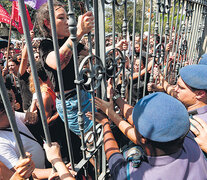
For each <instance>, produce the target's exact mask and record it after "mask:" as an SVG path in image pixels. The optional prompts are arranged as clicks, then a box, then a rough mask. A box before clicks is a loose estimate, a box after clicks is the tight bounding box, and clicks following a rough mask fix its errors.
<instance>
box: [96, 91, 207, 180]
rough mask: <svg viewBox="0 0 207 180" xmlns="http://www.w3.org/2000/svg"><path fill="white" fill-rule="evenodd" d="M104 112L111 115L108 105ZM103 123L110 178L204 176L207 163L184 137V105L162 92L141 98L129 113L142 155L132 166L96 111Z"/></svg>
mask: <svg viewBox="0 0 207 180" xmlns="http://www.w3.org/2000/svg"><path fill="white" fill-rule="evenodd" d="M107 111H108V114H110V115H111V114H113V113H114V114H115V112H114V111H113V109H112V108H108V110H107ZM96 119H97V120H98V121H99V122H100V123H101V124H102V125H103V129H104V149H105V153H106V157H107V160H108V162H109V168H110V172H111V175H112V177H113V179H120V180H121V179H149V180H151V179H154V180H156V179H157V180H158V179H168V180H171V179H172V180H174V179H178V180H179V179H180V180H183V179H198V180H199V179H202V180H203V179H207V162H206V160H205V158H204V156H203V154H202V151H201V150H200V148H199V146H198V145H197V143H196V142H195V141H194V140H193V138H192V137H189V136H186V135H187V134H188V132H189V128H190V122H189V119H188V112H187V110H186V108H185V106H184V105H183V104H182V103H181V102H179V101H178V100H177V99H175V98H173V97H172V96H169V95H167V94H166V93H162V92H157V93H153V94H151V95H148V96H145V97H144V98H142V99H141V100H140V101H139V102H138V103H137V104H136V105H135V107H134V109H133V113H132V119H133V125H134V132H135V133H136V138H137V141H138V142H139V143H140V144H141V146H142V147H143V149H144V152H145V155H143V156H144V157H145V158H142V157H143V156H140V158H141V159H140V161H141V163H140V164H139V166H137V167H134V166H133V163H132V162H129V161H127V160H126V159H125V158H124V157H123V155H122V154H121V153H120V151H119V147H118V145H117V143H116V141H115V139H114V136H113V134H112V131H111V129H110V123H109V120H108V119H107V118H106V116H103V115H101V114H100V113H96Z"/></svg>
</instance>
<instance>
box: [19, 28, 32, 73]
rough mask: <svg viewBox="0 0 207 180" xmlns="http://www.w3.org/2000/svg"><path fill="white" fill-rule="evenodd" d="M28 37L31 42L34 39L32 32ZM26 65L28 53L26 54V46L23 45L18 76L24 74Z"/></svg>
mask: <svg viewBox="0 0 207 180" xmlns="http://www.w3.org/2000/svg"><path fill="white" fill-rule="evenodd" d="M30 37H31V41H32V40H33V38H34V31H30ZM27 64H28V52H27V46H26V44H25V45H24V48H23V50H22V60H21V63H20V65H19V74H20V75H21V76H22V75H23V74H24V73H25V72H26V70H27Z"/></svg>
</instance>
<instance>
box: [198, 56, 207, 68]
mask: <svg viewBox="0 0 207 180" xmlns="http://www.w3.org/2000/svg"><path fill="white" fill-rule="evenodd" d="M198 64H203V65H207V54H203V55H202V56H201V59H200V61H199V63H198Z"/></svg>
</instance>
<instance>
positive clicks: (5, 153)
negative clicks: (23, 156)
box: [0, 142, 19, 169]
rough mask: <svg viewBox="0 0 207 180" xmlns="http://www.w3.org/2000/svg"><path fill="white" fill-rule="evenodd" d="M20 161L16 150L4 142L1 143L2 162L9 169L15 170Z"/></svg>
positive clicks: (0, 159) (0, 157)
mask: <svg viewBox="0 0 207 180" xmlns="http://www.w3.org/2000/svg"><path fill="white" fill-rule="evenodd" d="M18 160H19V158H18V155H17V153H16V151H15V149H14V148H13V147H12V146H11V145H9V144H7V143H4V142H1V143H0V161H1V162H3V163H4V164H5V165H6V166H7V167H8V168H9V169H11V168H13V167H14V166H15V165H16V163H17V161H18Z"/></svg>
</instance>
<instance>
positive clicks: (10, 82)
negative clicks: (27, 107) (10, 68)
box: [5, 74, 22, 112]
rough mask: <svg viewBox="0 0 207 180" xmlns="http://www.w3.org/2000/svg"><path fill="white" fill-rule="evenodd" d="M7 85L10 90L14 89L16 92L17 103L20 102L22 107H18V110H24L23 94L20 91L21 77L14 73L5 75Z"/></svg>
mask: <svg viewBox="0 0 207 180" xmlns="http://www.w3.org/2000/svg"><path fill="white" fill-rule="evenodd" d="M5 86H6V88H7V89H8V90H11V89H12V91H13V92H14V95H15V100H16V103H19V104H20V109H18V110H17V111H20V112H22V96H21V91H20V83H19V79H18V78H17V77H16V76H13V75H12V74H7V75H6V76H5Z"/></svg>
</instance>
